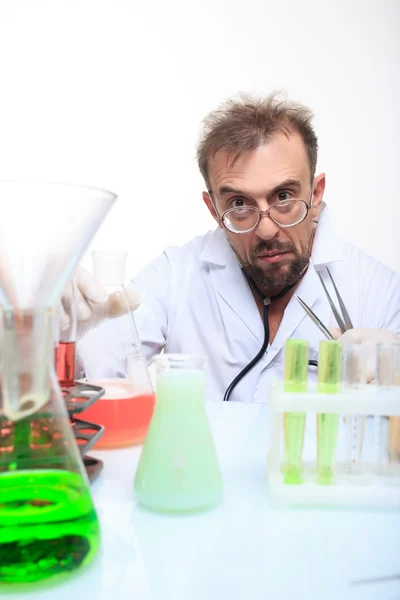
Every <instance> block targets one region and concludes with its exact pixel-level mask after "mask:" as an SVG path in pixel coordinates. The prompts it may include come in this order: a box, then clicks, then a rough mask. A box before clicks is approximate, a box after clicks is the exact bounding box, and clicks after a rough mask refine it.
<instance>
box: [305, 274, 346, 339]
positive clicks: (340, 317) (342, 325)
mask: <svg viewBox="0 0 400 600" xmlns="http://www.w3.org/2000/svg"><path fill="white" fill-rule="evenodd" d="M325 269H326V271H327V273H328V275H329V278H330V280H331V282H332V285H333V289H334V290H335V294H336V297H337V299H338V302H339V308H340V310H341V313H342V314H340V313H339V310H338V309H337V308H336V306H335V304H334V302H333V300H332V298H331V296H330V294H329V292H328V290H327V287H326V285H325V283H324V280H323V277H322V275H321V273H320V272H319V271H317V275H318V277H319V279H320V281H321V284H322V287H323V288H324V292H325V295H326V297H327V298H328V302H329V305H330V307H331V309H332V312H333V314H334V316H335V319H336V321H337V324H338V325H339V329H340V331H341V332H342V333H344V332H345V331H348V330H349V329H353V324H352V322H351V319H350V316H349V313H348V311H347V308H346V306H345V304H344V302H343V300H342V297H341V295H340V293H339V290H338V289H337V287H336V284H335V282H334V279H333V277H332V274H331V272H330V271H329V269H328V267H327V266H325ZM296 299H297V300H298V301H299V303H300V304H301V306H302V307H303V309H304V310H305V312H306V313H307V315H308V316H309V317H310V319H311V320H312V321H313V322H314V323H315V325H316V326H317V327H318V329H319V330H320V331H322V333H323V334H324V335H325V336H326V337H327V338H328V340H333V339H334V338H333V335H332V334H331V333H330V331H329V329H328V328H327V327H325V325H324V324H323V322H322V321H321V320H320V319H319V318H318V317H317V315H316V314H315V313H314V312H313V311H312V310H311V308H310V307H309V306H307V304H306V303H305V302H304V300H302V299H301V298H300V297H299V296H296Z"/></svg>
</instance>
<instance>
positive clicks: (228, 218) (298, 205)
mask: <svg viewBox="0 0 400 600" xmlns="http://www.w3.org/2000/svg"><path fill="white" fill-rule="evenodd" d="M311 207H312V202H311V201H310V202H306V201H305V200H300V198H289V199H288V200H279V201H278V202H276V203H275V204H273V205H272V206H270V207H269V209H268V210H260V209H259V208H257V207H256V206H247V205H245V206H236V207H234V208H229V209H228V210H226V211H225V212H224V213H222V215H221V217H220V219H221V222H222V224H223V226H224V227H225V228H226V229H228V230H229V231H231V232H232V233H248V232H249V231H253V229H255V228H256V227H257V225H258V224H259V222H260V220H261V217H269V218H270V219H271V220H272V221H273V222H274V223H276V225H278V227H282V228H285V227H294V226H295V225H299V223H301V222H302V221H304V219H305V218H306V216H307V214H308V211H309V210H310V208H311Z"/></svg>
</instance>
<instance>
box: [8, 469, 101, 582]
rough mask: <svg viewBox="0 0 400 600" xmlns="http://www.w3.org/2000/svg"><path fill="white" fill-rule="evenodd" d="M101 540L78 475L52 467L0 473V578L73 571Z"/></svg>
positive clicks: (21, 579) (30, 578) (13, 579)
mask: <svg viewBox="0 0 400 600" xmlns="http://www.w3.org/2000/svg"><path fill="white" fill-rule="evenodd" d="M99 544H100V531H99V524H98V521H97V516H96V513H95V511H94V508H93V503H92V499H91V497H90V494H89V491H88V489H87V484H86V482H85V480H84V479H83V477H82V476H81V475H78V474H76V473H71V472H69V471H62V470H56V469H54V470H51V469H49V470H44V469H43V470H37V471H33V470H32V471H16V472H14V473H13V472H7V473H1V474H0V584H1V583H28V582H35V581H39V580H43V579H49V578H53V577H57V576H60V575H65V574H68V573H71V572H73V571H75V570H76V569H77V568H78V567H80V566H82V565H84V564H86V563H87V562H89V561H90V560H91V559H92V558H93V557H94V555H95V554H96V552H97V550H98V547H99ZM0 589H1V587H0Z"/></svg>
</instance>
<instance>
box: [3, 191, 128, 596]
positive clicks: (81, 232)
mask: <svg viewBox="0 0 400 600" xmlns="http://www.w3.org/2000/svg"><path fill="white" fill-rule="evenodd" d="M115 199H116V196H115V195H114V194H111V193H109V192H105V191H102V190H96V189H90V188H83V187H78V186H70V185H58V184H38V183H37V184H34V183H31V184H29V183H18V182H0V209H1V213H2V215H3V218H2V219H1V220H0V256H1V262H0V372H1V395H0V592H1V589H2V587H3V586H4V584H8V583H10V584H11V583H32V582H35V581H38V580H41V579H49V578H60V577H62V576H65V575H68V574H69V573H71V572H73V571H75V570H76V569H77V568H78V567H79V566H81V565H85V564H87V563H88V561H90V560H91V558H92V557H93V556H94V555H95V554H96V551H97V549H98V547H99V542H100V533H99V524H98V520H97V516H96V513H95V510H94V507H93V502H92V499H91V496H90V492H89V488H88V482H87V478H86V473H85V471H84V468H83V465H82V462H81V459H80V456H79V452H78V449H77V445H76V443H75V439H74V436H73V434H72V431H71V427H70V421H69V418H68V415H67V412H66V408H65V405H64V402H63V399H62V396H61V391H60V387H59V383H58V381H57V377H56V373H55V368H54V367H55V365H54V317H55V314H54V313H55V307H56V305H57V303H58V301H59V299H60V296H61V293H62V291H63V289H64V288H65V285H66V282H67V281H68V279H69V277H70V275H71V273H72V271H73V269H74V268H75V267H76V265H77V263H78V261H79V259H80V258H81V256H82V254H83V253H84V251H85V250H86V247H87V245H88V244H89V242H90V240H91V239H92V237H93V235H94V233H95V232H96V230H97V228H98V226H99V225H100V223H101V222H102V220H103V219H104V217H105V216H106V214H107V212H108V211H109V210H110V208H111V206H112V205H113V203H114V201H115ZM60 212H62V215H63V219H62V222H60ZM60 223H61V224H60ZM3 432H4V433H5V435H3Z"/></svg>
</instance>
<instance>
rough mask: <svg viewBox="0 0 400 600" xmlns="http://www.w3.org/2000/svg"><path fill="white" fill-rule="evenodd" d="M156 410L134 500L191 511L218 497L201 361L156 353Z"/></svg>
mask: <svg viewBox="0 0 400 600" xmlns="http://www.w3.org/2000/svg"><path fill="white" fill-rule="evenodd" d="M155 362H156V367H157V387H156V406H155V410H154V414H153V418H152V421H151V424H150V428H149V431H148V434H147V437H146V440H145V443H144V446H143V451H142V455H141V458H140V463H139V466H138V469H137V472H136V477H135V494H136V497H137V499H138V502H139V503H140V504H142V505H143V506H145V507H146V508H148V509H150V510H153V511H156V512H194V511H201V510H206V509H209V508H211V507H213V506H215V505H217V504H218V503H219V502H220V501H221V499H222V493H223V482H222V476H221V472H220V468H219V464H218V459H217V455H216V452H215V448H214V442H213V439H212V436H211V431H210V427H209V424H208V420H207V415H206V412H205V407H204V394H205V376H204V372H203V368H204V364H205V360H204V359H203V358H199V357H194V356H186V355H180V354H162V355H160V356H158V357H157V358H156V359H155Z"/></svg>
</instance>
